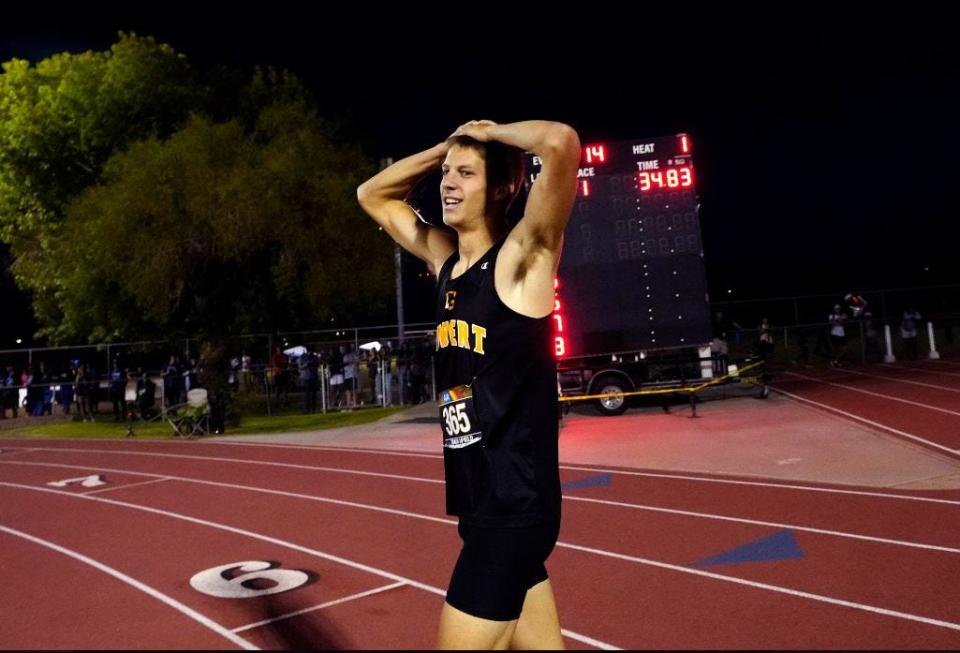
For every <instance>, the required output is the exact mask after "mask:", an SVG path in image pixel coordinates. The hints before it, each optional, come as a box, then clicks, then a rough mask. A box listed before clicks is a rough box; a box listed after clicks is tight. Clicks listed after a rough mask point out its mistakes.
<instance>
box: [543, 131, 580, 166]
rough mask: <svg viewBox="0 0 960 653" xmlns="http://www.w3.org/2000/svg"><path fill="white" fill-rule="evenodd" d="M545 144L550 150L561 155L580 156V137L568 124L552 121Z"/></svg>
mask: <svg viewBox="0 0 960 653" xmlns="http://www.w3.org/2000/svg"><path fill="white" fill-rule="evenodd" d="M546 146H547V149H549V150H550V151H552V152H556V153H558V154H560V155H561V156H576V157H577V158H578V160H579V156H580V137H579V136H578V135H577V131H576V130H575V129H574V128H573V127H571V126H570V125H565V124H564V123H562V122H557V123H554V124H553V125H552V126H551V127H550V131H549V133H548V134H547V137H546Z"/></svg>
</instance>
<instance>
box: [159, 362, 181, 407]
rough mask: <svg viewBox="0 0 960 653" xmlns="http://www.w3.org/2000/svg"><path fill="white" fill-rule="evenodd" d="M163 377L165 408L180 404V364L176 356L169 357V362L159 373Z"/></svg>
mask: <svg viewBox="0 0 960 653" xmlns="http://www.w3.org/2000/svg"><path fill="white" fill-rule="evenodd" d="M160 376H162V377H163V396H164V399H165V400H166V404H167V406H175V405H177V404H179V403H180V381H181V380H182V377H181V376H180V364H179V361H178V360H177V356H176V354H172V355H171V356H170V360H169V361H167V364H166V365H164V366H163V369H162V370H161V371H160Z"/></svg>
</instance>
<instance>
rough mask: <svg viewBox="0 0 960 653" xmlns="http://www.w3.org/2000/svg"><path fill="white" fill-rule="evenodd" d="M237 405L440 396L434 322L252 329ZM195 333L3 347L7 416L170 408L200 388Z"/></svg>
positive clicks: (322, 408)
mask: <svg viewBox="0 0 960 653" xmlns="http://www.w3.org/2000/svg"><path fill="white" fill-rule="evenodd" d="M227 351H228V354H227V356H228V359H229V371H228V372H227V374H228V376H227V379H226V382H227V386H228V387H229V388H230V390H231V406H232V408H231V409H232V410H234V411H239V412H242V413H243V414H265V415H272V414H278V413H290V412H327V411H334V410H359V409H363V408H368V407H375V406H391V405H403V404H408V405H412V404H417V403H422V402H424V401H427V400H428V399H429V398H430V397H433V396H435V394H436V388H435V380H434V367H433V351H434V336H433V331H432V325H431V324H419V325H408V326H407V327H406V329H405V332H404V335H403V336H402V337H398V335H397V327H396V325H386V326H379V327H364V328H355V329H346V330H344V329H330V330H320V331H304V332H290V333H280V334H262V335H244V336H239V337H236V338H232V339H229V340H228V342H227ZM202 364H203V363H202V358H201V356H200V345H199V343H198V342H196V341H194V340H179V341H150V342H130V343H111V344H109V345H79V346H70V347H37V348H29V349H8V350H0V407H2V411H0V415H2V417H3V418H7V417H17V416H20V415H33V416H41V415H72V416H74V419H83V420H102V419H114V420H117V421H121V420H125V419H130V418H131V416H132V417H133V418H134V419H141V420H150V419H157V418H161V417H165V416H166V414H167V412H168V411H171V410H176V409H177V408H178V407H181V406H182V405H184V404H185V403H186V400H187V399H186V397H187V392H189V391H190V390H191V389H194V388H197V387H199V384H200V381H199V379H200V374H201V372H202V370H201V365H202Z"/></svg>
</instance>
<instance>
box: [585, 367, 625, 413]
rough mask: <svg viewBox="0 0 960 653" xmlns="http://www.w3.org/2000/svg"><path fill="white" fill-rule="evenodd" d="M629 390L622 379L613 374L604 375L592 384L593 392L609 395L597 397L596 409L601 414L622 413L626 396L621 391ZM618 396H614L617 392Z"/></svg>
mask: <svg viewBox="0 0 960 653" xmlns="http://www.w3.org/2000/svg"><path fill="white" fill-rule="evenodd" d="M624 392H629V389H628V388H627V387H626V384H625V383H624V381H623V379H619V378H617V377H615V376H605V377H603V378H602V379H600V380H599V381H598V382H597V384H596V385H595V386H594V389H593V394H597V395H606V394H608V395H610V397H604V398H603V399H597V403H596V406H597V410H599V411H600V414H601V415H622V414H623V412H624V411H625V410H627V398H626V397H624V396H623V394H622V393H624ZM618 393H619V394H620V396H616V395H617V394H618Z"/></svg>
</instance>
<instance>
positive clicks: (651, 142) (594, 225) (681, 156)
mask: <svg viewBox="0 0 960 653" xmlns="http://www.w3.org/2000/svg"><path fill="white" fill-rule="evenodd" d="M540 167H541V161H540V159H539V157H536V156H534V155H533V154H530V153H528V154H527V171H528V176H527V186H528V188H527V192H528V193H529V192H530V188H531V186H532V185H534V184H535V183H536V179H537V177H538V176H539V173H540ZM554 285H555V288H556V303H555V305H554V309H555V310H554V321H555V328H556V349H557V351H556V353H557V357H558V358H572V357H577V356H589V355H596V354H605V353H619V352H628V351H636V350H647V349H664V348H670V347H686V346H697V345H703V344H705V343H707V342H709V341H710V306H709V301H708V297H707V282H706V272H705V268H704V264H703V245H702V241H701V235H700V221H699V214H698V199H697V192H696V171H695V169H694V165H693V141H692V139H691V138H690V137H689V136H688V135H687V134H676V135H672V136H664V137H660V138H650V139H635V140H627V141H615V142H604V143H589V144H586V145H585V146H584V147H583V151H582V154H581V160H580V169H579V172H578V177H577V199H576V203H575V205H574V208H573V212H572V214H571V216H570V222H569V223H568V224H567V229H566V232H565V242H564V248H563V256H562V258H561V260H560V270H559V273H558V279H557V280H556V282H555V284H554Z"/></svg>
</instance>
